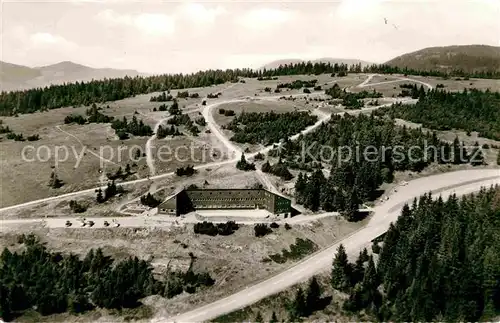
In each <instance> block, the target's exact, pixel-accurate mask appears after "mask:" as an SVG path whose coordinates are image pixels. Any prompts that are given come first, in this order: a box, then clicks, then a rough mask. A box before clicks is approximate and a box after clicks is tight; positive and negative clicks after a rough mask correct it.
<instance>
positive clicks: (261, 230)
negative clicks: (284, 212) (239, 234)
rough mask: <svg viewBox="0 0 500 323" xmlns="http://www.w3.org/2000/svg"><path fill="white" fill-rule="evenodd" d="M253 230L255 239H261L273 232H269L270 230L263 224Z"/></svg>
mask: <svg viewBox="0 0 500 323" xmlns="http://www.w3.org/2000/svg"><path fill="white" fill-rule="evenodd" d="M253 229H254V233H255V236H256V237H263V236H265V235H268V234H269V233H272V232H273V230H271V228H269V227H268V226H267V224H265V223H258V224H256V225H255V226H254V228H253Z"/></svg>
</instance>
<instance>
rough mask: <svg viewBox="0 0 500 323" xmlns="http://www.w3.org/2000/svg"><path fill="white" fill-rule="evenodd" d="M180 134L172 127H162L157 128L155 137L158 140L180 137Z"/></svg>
mask: <svg viewBox="0 0 500 323" xmlns="http://www.w3.org/2000/svg"><path fill="white" fill-rule="evenodd" d="M181 135H182V134H181V133H180V132H179V129H177V128H176V127H175V126H174V125H170V127H163V126H161V125H160V126H158V131H157V132H156V137H158V139H163V138H165V137H167V136H172V137H176V136H181Z"/></svg>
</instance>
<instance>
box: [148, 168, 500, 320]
mask: <svg viewBox="0 0 500 323" xmlns="http://www.w3.org/2000/svg"><path fill="white" fill-rule="evenodd" d="M494 184H500V171H499V170H498V169H488V170H484V169H483V170H468V171H458V172H451V173H444V174H439V175H434V176H430V177H424V178H419V179H415V180H413V181H410V182H409V183H408V185H406V186H402V187H400V188H399V190H398V191H397V192H396V193H395V194H394V195H393V196H392V197H391V198H390V199H389V200H388V201H386V202H384V203H383V204H381V205H379V206H377V207H375V208H374V215H373V217H372V218H371V220H370V221H369V223H368V225H367V226H366V227H364V228H362V229H360V230H358V231H356V232H354V233H353V234H351V235H350V236H348V237H346V238H344V239H342V240H341V241H339V242H337V243H335V244H333V245H332V246H330V247H329V248H327V249H324V250H322V251H320V252H318V253H316V254H314V255H312V256H310V257H308V258H306V259H304V260H303V261H301V262H300V263H298V264H297V265H295V266H293V267H291V268H290V269H288V270H286V271H283V272H281V273H279V274H278V275H276V276H273V277H272V278H269V279H267V280H265V281H263V282H260V283H258V284H256V285H253V286H250V287H248V288H245V289H243V290H241V291H240V292H237V293H235V294H232V295H231V296H228V297H226V298H223V299H220V300H218V301H216V302H213V303H211V304H208V305H205V306H202V307H200V308H198V309H195V310H193V311H190V312H187V313H184V314H181V315H177V316H174V317H170V318H155V319H153V320H152V321H151V322H154V323H159V322H201V321H206V320H210V319H213V318H216V317H218V316H220V315H223V314H226V313H230V312H232V311H235V310H237V309H240V308H243V307H245V306H248V305H251V304H253V303H255V302H257V301H259V300H261V299H263V298H265V297H268V296H271V295H274V294H276V293H279V292H280V291H283V290H285V289H287V288H289V287H291V286H293V285H295V284H297V283H299V282H302V281H305V280H307V279H308V278H310V277H312V276H314V275H315V274H317V273H319V272H321V271H323V270H328V269H329V268H331V264H332V260H333V257H334V255H335V251H336V249H337V248H338V246H339V244H340V243H342V244H343V245H344V246H345V248H346V251H347V253H348V254H349V255H351V256H352V255H357V253H358V252H359V251H360V250H362V249H363V248H364V247H367V246H369V244H370V241H371V240H373V239H374V238H376V237H378V236H379V235H381V234H382V233H384V232H385V231H387V229H388V228H389V225H390V223H391V222H393V221H395V220H396V219H397V217H398V216H399V213H400V211H401V208H402V207H403V205H404V203H411V201H412V200H413V198H414V197H418V196H420V195H422V194H424V193H426V192H429V191H435V192H438V193H439V194H440V195H441V196H443V197H447V196H449V195H450V194H456V195H463V194H469V193H472V192H475V191H478V190H479V189H480V188H481V187H482V186H490V185H494ZM436 194H437V193H436ZM435 196H437V195H435Z"/></svg>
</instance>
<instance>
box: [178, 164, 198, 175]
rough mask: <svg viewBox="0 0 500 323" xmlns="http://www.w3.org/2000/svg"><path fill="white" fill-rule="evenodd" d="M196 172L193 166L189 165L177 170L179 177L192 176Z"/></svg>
mask: <svg viewBox="0 0 500 323" xmlns="http://www.w3.org/2000/svg"><path fill="white" fill-rule="evenodd" d="M195 172H196V170H195V169H194V167H193V166H192V165H187V166H186V167H179V168H177V169H176V170H175V174H176V175H177V176H192V175H194V173H195Z"/></svg>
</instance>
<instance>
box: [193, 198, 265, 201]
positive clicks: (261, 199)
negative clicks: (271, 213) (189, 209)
mask: <svg viewBox="0 0 500 323" xmlns="http://www.w3.org/2000/svg"><path fill="white" fill-rule="evenodd" d="M191 200H194V201H196V202H200V201H217V202H220V201H235V202H236V201H265V199H264V198H257V197H249V198H246V197H243V198H197V199H191Z"/></svg>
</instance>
